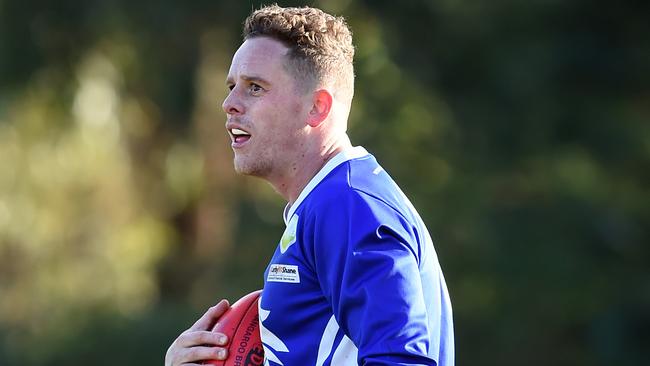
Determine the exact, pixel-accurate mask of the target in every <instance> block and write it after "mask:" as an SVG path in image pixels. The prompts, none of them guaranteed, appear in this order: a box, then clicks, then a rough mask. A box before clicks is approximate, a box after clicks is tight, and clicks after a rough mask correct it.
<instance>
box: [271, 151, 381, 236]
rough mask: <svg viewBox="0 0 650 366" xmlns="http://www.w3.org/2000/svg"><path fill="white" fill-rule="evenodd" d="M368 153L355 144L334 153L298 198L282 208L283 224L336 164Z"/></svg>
mask: <svg viewBox="0 0 650 366" xmlns="http://www.w3.org/2000/svg"><path fill="white" fill-rule="evenodd" d="M366 155H369V154H368V151H366V149H364V148H363V147H362V146H355V147H351V148H349V149H346V150H343V151H341V152H340V153H338V154H336V155H335V156H334V157H333V158H331V159H330V160H329V161H328V162H327V163H326V164H325V165H324V166H323V167H322V168H321V169H320V170H319V171H318V173H316V175H314V177H313V178H312V179H311V180H310V181H309V183H307V185H306V186H305V188H303V190H302V192H300V195H299V196H298V199H297V200H296V202H294V203H293V205H291V204H287V206H286V207H285V208H284V213H283V215H282V216H283V218H284V224H285V225H288V224H289V219H291V216H293V214H294V213H295V212H296V210H297V209H298V207H299V206H300V204H301V203H302V201H304V200H305V198H307V196H308V195H309V193H310V192H311V191H312V190H313V189H314V188H316V186H317V185H318V183H320V182H321V181H322V180H323V179H324V178H325V177H326V176H327V175H328V174H329V173H330V172H331V171H332V170H334V168H336V167H337V166H339V165H341V164H343V163H345V162H346V161H349V160H352V159H358V158H362V157H364V156H366Z"/></svg>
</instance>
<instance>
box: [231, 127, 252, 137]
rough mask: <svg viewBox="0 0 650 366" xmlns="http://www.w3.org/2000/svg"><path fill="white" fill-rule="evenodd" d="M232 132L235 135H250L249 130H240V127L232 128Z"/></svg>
mask: <svg viewBox="0 0 650 366" xmlns="http://www.w3.org/2000/svg"><path fill="white" fill-rule="evenodd" d="M231 132H232V134H233V135H236V136H239V135H246V136H248V135H249V133H248V132H246V131H242V130H240V129H239V128H233V129H232V130H231Z"/></svg>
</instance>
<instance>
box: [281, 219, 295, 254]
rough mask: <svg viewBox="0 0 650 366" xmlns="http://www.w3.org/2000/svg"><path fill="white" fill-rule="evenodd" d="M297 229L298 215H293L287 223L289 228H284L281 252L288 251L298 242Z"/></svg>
mask: <svg viewBox="0 0 650 366" xmlns="http://www.w3.org/2000/svg"><path fill="white" fill-rule="evenodd" d="M297 229H298V215H293V216H292V217H291V220H289V223H288V224H287V228H286V229H285V230H284V234H282V238H281V239H280V252H282V254H284V252H286V251H287V249H289V247H290V246H291V245H292V244H293V243H295V242H296V230H297Z"/></svg>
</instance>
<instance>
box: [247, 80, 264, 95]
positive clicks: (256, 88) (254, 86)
mask: <svg viewBox="0 0 650 366" xmlns="http://www.w3.org/2000/svg"><path fill="white" fill-rule="evenodd" d="M250 91H251V93H253V94H259V93H261V92H263V91H264V88H262V87H261V86H259V85H258V84H255V83H251V85H250Z"/></svg>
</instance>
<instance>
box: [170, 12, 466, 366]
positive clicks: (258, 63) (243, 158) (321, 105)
mask: <svg viewBox="0 0 650 366" xmlns="http://www.w3.org/2000/svg"><path fill="white" fill-rule="evenodd" d="M353 54H354V48H353V46H352V35H351V33H350V31H349V29H348V27H347V25H346V24H345V21H344V20H343V19H342V18H336V17H333V16H331V15H329V14H326V13H324V12H322V11H320V10H318V9H314V8H280V7H278V6H275V5H274V6H269V7H264V8H262V9H260V10H257V11H255V12H253V13H252V14H251V15H250V16H249V17H248V18H247V19H246V22H245V25H244V43H243V44H242V45H241V47H240V48H239V49H238V50H237V52H236V53H235V56H234V57H233V60H232V64H231V67H230V71H229V73H228V78H227V81H226V84H227V86H228V88H229V89H230V93H229V94H228V96H227V98H226V99H225V101H224V102H223V109H224V111H225V112H226V114H227V122H226V129H227V130H228V133H229V134H230V137H231V140H232V149H233V151H234V165H235V170H236V171H237V172H239V173H242V174H248V175H253V176H257V177H261V178H263V179H265V180H267V181H268V182H269V183H270V184H271V185H272V186H273V187H274V188H275V189H276V190H277V191H278V192H279V193H280V194H281V195H282V196H283V197H284V198H285V199H286V200H287V201H288V205H287V207H286V209H285V211H284V220H285V223H286V230H285V232H284V234H283V236H282V238H281V239H280V243H279V244H278V247H277V249H276V251H275V254H274V255H273V258H272V259H271V261H270V264H269V266H268V268H267V270H266V273H265V285H264V290H263V294H262V298H261V301H260V309H259V311H260V320H261V335H262V341H263V343H264V349H265V358H266V364H268V365H273V366H275V365H286V366H305V365H317V366H321V365H334V366H341V365H357V364H359V365H443V366H449V365H453V363H454V340H453V326H452V313H451V304H450V301H449V295H448V293H447V288H446V285H445V281H444V277H443V275H442V271H441V269H440V265H439V264H438V259H437V255H436V253H435V251H434V248H433V244H432V241H431V238H430V236H429V234H428V232H427V229H426V227H425V226H424V224H423V223H422V220H421V219H420V217H419V215H418V214H417V213H416V211H415V209H414V208H413V207H412V205H411V204H410V202H409V201H408V199H407V198H406V197H405V196H404V195H403V193H402V192H401V190H400V189H399V188H398V187H397V185H396V184H395V183H394V182H393V180H392V179H391V178H390V176H389V175H388V174H387V173H386V172H385V171H384V170H383V169H382V168H381V166H379V165H378V164H377V161H376V160H375V158H374V157H373V156H372V155H370V154H369V153H368V152H367V151H366V150H364V149H363V148H362V147H352V145H351V143H350V140H349V139H348V137H347V134H346V128H347V118H348V114H349V112H350V106H351V103H352V95H353V88H354V85H353V84H354V71H353V66H352V58H353ZM283 269H289V271H287V272H288V274H286V273H285V274H284V275H282V276H280V275H278V272H279V271H282V270H283ZM227 308H228V303H227V302H225V301H222V302H220V303H219V304H218V305H216V306H215V307H213V308H211V309H209V310H208V311H207V312H206V313H205V314H204V315H203V317H202V318H201V319H199V320H198V321H197V322H196V323H195V324H194V325H193V326H192V327H191V328H190V329H188V330H187V331H186V332H184V333H183V334H181V335H180V336H179V337H178V339H176V341H175V342H174V343H173V344H172V346H171V347H170V348H169V350H168V352H167V357H166V362H165V364H166V365H170V366H171V365H186V364H193V363H199V362H200V361H201V360H207V359H224V358H225V357H226V356H227V355H226V353H225V348H224V347H223V346H224V345H226V344H227V339H224V336H223V335H222V334H217V333H212V332H209V329H210V326H211V325H212V324H214V323H215V322H216V320H217V319H218V318H219V316H220V315H221V314H222V313H223V312H224V311H225V310H226V309H227Z"/></svg>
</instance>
